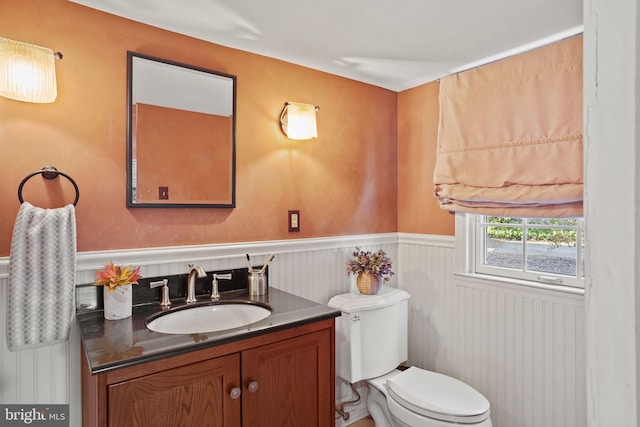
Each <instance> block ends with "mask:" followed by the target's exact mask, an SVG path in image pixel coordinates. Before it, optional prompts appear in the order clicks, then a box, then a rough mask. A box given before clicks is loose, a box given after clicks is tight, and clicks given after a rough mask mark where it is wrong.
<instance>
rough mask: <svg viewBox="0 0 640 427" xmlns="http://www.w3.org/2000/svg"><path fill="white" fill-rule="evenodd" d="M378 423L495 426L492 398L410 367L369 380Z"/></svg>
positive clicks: (382, 425)
mask: <svg viewBox="0 0 640 427" xmlns="http://www.w3.org/2000/svg"><path fill="white" fill-rule="evenodd" d="M368 384H369V394H368V395H367V410H368V411H369V414H370V415H371V418H373V421H374V422H375V425H376V427H391V426H393V427H462V426H468V427H492V423H491V418H490V414H489V413H490V410H489V402H488V401H487V399H486V398H485V397H484V396H483V395H482V394H480V393H479V392H477V391H476V390H474V389H473V388H472V387H470V386H469V385H467V384H465V383H463V382H462V381H458V380H456V379H454V378H451V377H448V376H446V375H441V374H438V373H435V372H430V371H425V370H423V369H419V368H415V367H411V368H409V369H407V370H405V371H399V370H394V371H392V372H390V373H388V374H386V375H383V376H380V377H378V378H374V379H371V380H369V381H368Z"/></svg>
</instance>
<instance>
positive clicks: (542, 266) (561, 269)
mask: <svg viewBox="0 0 640 427" xmlns="http://www.w3.org/2000/svg"><path fill="white" fill-rule="evenodd" d="M529 232H530V233H531V234H533V235H536V234H544V232H543V231H541V230H540V229H535V228H534V229H530V230H529ZM577 256H578V250H577V247H576V245H575V244H573V245H567V244H556V243H553V242H552V241H548V240H547V241H541V240H539V241H533V240H529V241H527V270H529V271H536V272H540V273H553V274H562V275H566V276H573V277H575V276H576V259H577Z"/></svg>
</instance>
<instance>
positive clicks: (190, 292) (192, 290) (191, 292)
mask: <svg viewBox="0 0 640 427" xmlns="http://www.w3.org/2000/svg"><path fill="white" fill-rule="evenodd" d="M206 275H207V273H205V272H204V270H203V269H202V267H200V266H199V265H194V264H189V276H188V277H187V303H188V304H191V303H193V302H196V277H198V278H201V277H206Z"/></svg>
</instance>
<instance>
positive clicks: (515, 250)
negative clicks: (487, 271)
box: [485, 226, 524, 271]
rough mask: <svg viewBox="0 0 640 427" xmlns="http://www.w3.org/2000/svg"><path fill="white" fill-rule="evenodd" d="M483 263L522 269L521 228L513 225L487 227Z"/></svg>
mask: <svg viewBox="0 0 640 427" xmlns="http://www.w3.org/2000/svg"><path fill="white" fill-rule="evenodd" d="M485 241H486V246H485V265H488V266H492V267H501V268H512V269H516V270H520V271H522V270H523V269H524V262H523V246H522V229H521V228H513V227H495V226H491V227H487V236H486V239H485Z"/></svg>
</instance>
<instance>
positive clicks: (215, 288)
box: [211, 273, 232, 301]
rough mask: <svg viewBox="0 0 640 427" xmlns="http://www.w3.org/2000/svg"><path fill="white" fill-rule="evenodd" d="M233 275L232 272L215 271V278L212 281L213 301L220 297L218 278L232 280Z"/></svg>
mask: <svg viewBox="0 0 640 427" xmlns="http://www.w3.org/2000/svg"><path fill="white" fill-rule="evenodd" d="M231 277H232V276H231V273H227V274H217V273H213V280H212V281H211V301H217V300H219V299H220V293H219V292H218V279H226V280H231Z"/></svg>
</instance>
